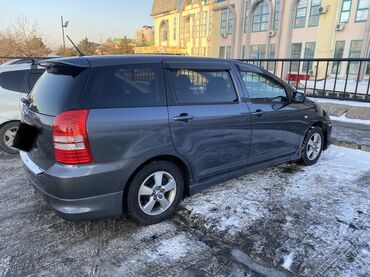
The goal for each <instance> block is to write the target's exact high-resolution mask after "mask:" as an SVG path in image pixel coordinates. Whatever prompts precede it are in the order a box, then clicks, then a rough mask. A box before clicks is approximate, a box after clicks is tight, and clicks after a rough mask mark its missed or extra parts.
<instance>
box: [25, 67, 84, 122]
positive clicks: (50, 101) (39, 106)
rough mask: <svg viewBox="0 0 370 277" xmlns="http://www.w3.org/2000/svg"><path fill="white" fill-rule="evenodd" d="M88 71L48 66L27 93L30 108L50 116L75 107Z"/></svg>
mask: <svg viewBox="0 0 370 277" xmlns="http://www.w3.org/2000/svg"><path fill="white" fill-rule="evenodd" d="M88 72H89V70H87V69H85V70H83V69H77V68H66V67H64V68H62V67H52V68H49V69H48V70H47V71H46V72H45V73H44V74H43V75H42V76H41V77H40V79H39V81H38V82H37V83H36V85H35V86H34V87H33V89H32V91H31V93H30V95H29V101H30V109H31V110H32V111H35V112H37V113H41V114H46V115H51V116H56V115H58V114H60V113H61V112H63V111H66V110H72V109H76V108H77V106H78V102H79V100H80V97H81V94H82V91H83V88H84V85H85V82H86V79H87V75H88Z"/></svg>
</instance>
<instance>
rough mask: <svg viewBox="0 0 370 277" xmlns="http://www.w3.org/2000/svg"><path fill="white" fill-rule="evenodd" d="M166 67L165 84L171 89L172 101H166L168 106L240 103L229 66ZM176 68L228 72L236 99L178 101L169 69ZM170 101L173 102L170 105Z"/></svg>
mask: <svg viewBox="0 0 370 277" xmlns="http://www.w3.org/2000/svg"><path fill="white" fill-rule="evenodd" d="M165 69H166V74H165V76H166V79H167V78H168V79H169V80H168V82H167V81H166V84H167V85H168V86H169V90H170V91H171V100H172V101H168V106H210V105H237V104H240V103H241V102H242V101H241V96H240V94H239V91H238V89H237V85H236V80H235V79H234V76H233V73H232V70H231V68H228V69H214V68H212V67H210V66H209V67H208V68H207V69H203V68H202V69H196V68H176V67H171V68H167V67H165ZM176 69H188V70H204V71H211V72H217V71H219V72H222V71H225V72H227V73H228V74H229V76H230V81H231V84H232V86H233V88H234V93H235V96H236V99H235V101H233V102H217V103H215V102H189V103H181V102H179V101H178V99H177V95H176V91H175V86H174V83H173V80H172V76H171V71H172V70H176ZM171 102H173V104H172V105H171Z"/></svg>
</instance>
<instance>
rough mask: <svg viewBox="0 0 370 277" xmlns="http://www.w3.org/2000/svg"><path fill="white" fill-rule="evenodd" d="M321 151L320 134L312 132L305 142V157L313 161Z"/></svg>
mask: <svg viewBox="0 0 370 277" xmlns="http://www.w3.org/2000/svg"><path fill="white" fill-rule="evenodd" d="M320 151H321V135H320V134H318V133H314V134H312V136H311V137H310V139H309V140H308V142H307V157H308V159H309V160H311V161H313V160H315V159H316V158H317V156H318V155H319V154H320Z"/></svg>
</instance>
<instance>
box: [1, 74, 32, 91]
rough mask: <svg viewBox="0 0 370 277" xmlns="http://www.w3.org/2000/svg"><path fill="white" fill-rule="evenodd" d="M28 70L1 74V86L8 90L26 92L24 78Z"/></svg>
mask: <svg viewBox="0 0 370 277" xmlns="http://www.w3.org/2000/svg"><path fill="white" fill-rule="evenodd" d="M26 74H27V70H17V71H7V72H2V73H0V86H1V87H2V88H4V89H6V90H12V91H16V92H26V91H25V88H24V78H25V76H26Z"/></svg>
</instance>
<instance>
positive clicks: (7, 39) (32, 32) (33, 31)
mask: <svg viewBox="0 0 370 277" xmlns="http://www.w3.org/2000/svg"><path fill="white" fill-rule="evenodd" d="M45 41H46V40H45V38H44V36H43V33H42V32H41V30H40V28H39V26H38V25H37V23H30V21H29V19H28V18H27V17H24V16H22V17H19V18H17V20H16V21H15V23H12V24H10V25H9V26H8V28H6V29H5V30H0V56H45V55H49V54H50V53H51V50H50V49H49V48H48V47H47V45H46V43H45Z"/></svg>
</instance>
